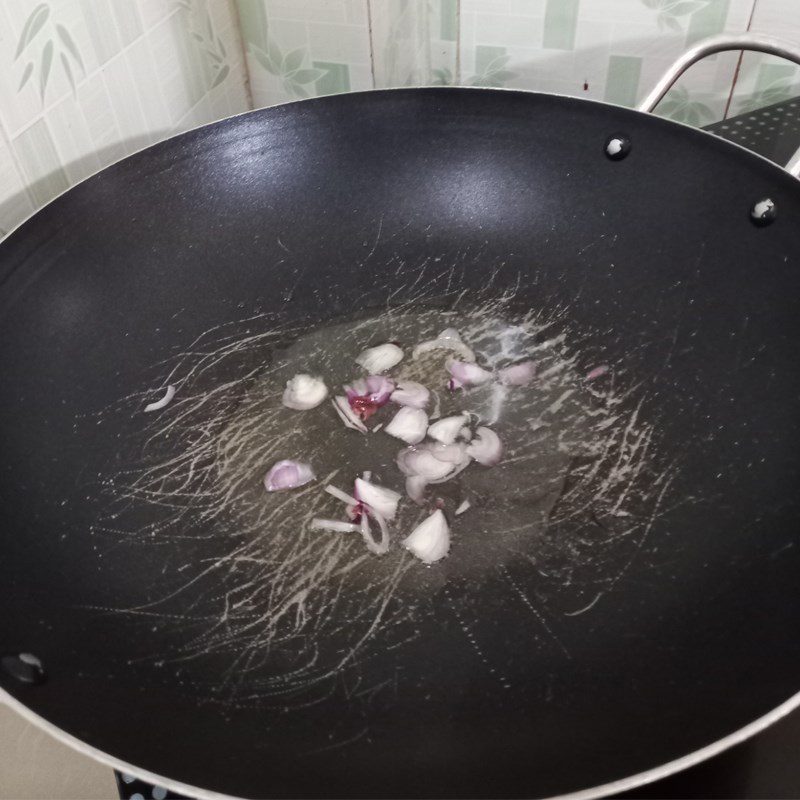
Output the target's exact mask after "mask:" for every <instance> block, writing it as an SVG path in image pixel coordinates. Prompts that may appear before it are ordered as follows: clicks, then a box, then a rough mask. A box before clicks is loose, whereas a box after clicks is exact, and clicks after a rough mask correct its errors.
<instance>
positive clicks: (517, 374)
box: [497, 361, 536, 386]
mask: <svg viewBox="0 0 800 800" xmlns="http://www.w3.org/2000/svg"><path fill="white" fill-rule="evenodd" d="M535 375H536V364H535V363H534V362H533V361H522V362H521V363H519V364H512V365H511V366H510V367H505V368H504V369H501V370H500V372H498V373H497V377H498V379H499V381H500V383H502V384H503V385H504V386H527V385H528V384H529V383H530V382H531V381H532V380H533V378H534V376H535Z"/></svg>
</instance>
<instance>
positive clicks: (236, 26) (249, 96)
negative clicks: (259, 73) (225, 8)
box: [230, 0, 255, 111]
mask: <svg viewBox="0 0 800 800" xmlns="http://www.w3.org/2000/svg"><path fill="white" fill-rule="evenodd" d="M230 5H231V8H232V9H233V14H232V17H233V19H232V24H231V27H232V28H233V31H234V38H235V39H236V43H237V45H238V46H239V52H240V53H241V56H242V72H243V73H244V96H245V98H246V100H247V108H248V109H249V110H250V111H252V110H253V109H254V108H255V104H254V101H253V89H252V87H251V85H250V67H249V65H248V63H247V49H246V48H245V44H244V36H243V35H242V20H241V16H240V14H239V3H238V2H237V0H230Z"/></svg>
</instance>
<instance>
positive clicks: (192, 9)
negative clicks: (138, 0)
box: [175, 0, 231, 89]
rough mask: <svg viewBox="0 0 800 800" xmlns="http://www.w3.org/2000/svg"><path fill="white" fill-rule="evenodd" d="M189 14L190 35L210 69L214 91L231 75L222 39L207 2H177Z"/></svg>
mask: <svg viewBox="0 0 800 800" xmlns="http://www.w3.org/2000/svg"><path fill="white" fill-rule="evenodd" d="M175 3H176V5H177V6H178V8H180V9H183V10H184V11H186V12H187V15H188V19H189V23H188V29H189V34H190V36H191V37H192V39H193V40H194V42H195V44H196V46H197V48H198V50H199V51H200V53H201V54H202V57H203V58H204V59H205V60H206V63H207V64H208V66H209V67H210V70H211V77H210V79H209V84H208V88H209V89H214V88H215V87H217V86H219V85H220V84H221V83H222V82H223V81H224V80H225V78H227V77H228V75H230V72H231V68H230V64H229V63H228V55H227V53H226V51H225V45H224V44H223V43H222V39H221V38H220V36H219V34H218V33H217V32H216V30H215V29H214V20H213V19H212V18H211V10H210V9H209V7H208V2H207V0H175Z"/></svg>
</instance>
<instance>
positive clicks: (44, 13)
mask: <svg viewBox="0 0 800 800" xmlns="http://www.w3.org/2000/svg"><path fill="white" fill-rule="evenodd" d="M51 16H52V15H51V13H50V6H49V5H48V4H47V3H39V5H37V6H36V7H35V8H34V9H33V11H31V13H30V15H29V16H28V19H27V20H25V24H24V25H23V27H22V33H20V36H19V41H18V42H17V49H16V52H15V55H14V61H15V62H18V61H19V60H20V58H21V57H22V55H23V54H27V61H26V63H25V66H24V67H23V69H22V73H21V76H20V81H19V86H18V88H17V92H21V91H22V90H23V89H24V88H25V86H26V85H27V84H28V81H30V79H31V78H32V77H33V74H34V72H36V71H37V69H38V73H39V97H40V98H41V101H42V103H44V97H45V94H46V92H47V86H48V83H49V81H50V77H51V75H52V68H53V62H54V61H55V60H56V56H58V61H57V63H58V64H60V66H61V69H62V70H63V72H64V75H65V76H66V78H67V80H68V81H69V85H70V86H71V87H72V92H73V94H74V93H75V72H74V70H73V69H72V67H73V65H75V66H77V67H80V69H81V72H83V74H84V77H85V75H86V69H85V68H84V66H83V58H82V57H81V53H80V50H79V49H78V46H77V45H76V44H75V40H74V39H73V38H72V35H71V34H70V32H69V31H68V30H67V28H66V27H65V26H64V25H62V24H61V23H60V22H57V23H55V24H54V25H53V24H52V20H51ZM48 23H49V24H48ZM45 36H46V37H47V38H46V40H45V39H44V37H45ZM41 42H43V44H41V47H40V49H39V51H38V53H33V52H32V51H33V50H34V49H35V48H34V46H35V45H36V44H39V43H41Z"/></svg>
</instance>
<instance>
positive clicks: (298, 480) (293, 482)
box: [264, 459, 314, 492]
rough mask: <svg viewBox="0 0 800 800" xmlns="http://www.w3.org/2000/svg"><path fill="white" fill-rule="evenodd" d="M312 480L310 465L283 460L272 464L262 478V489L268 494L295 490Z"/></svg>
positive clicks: (312, 472) (312, 474)
mask: <svg viewBox="0 0 800 800" xmlns="http://www.w3.org/2000/svg"><path fill="white" fill-rule="evenodd" d="M313 480H314V471H313V470H312V469H311V465H310V464H306V463H304V462H303V461H291V460H289V459H285V460H283V461H278V462H277V463H275V464H273V465H272V467H271V469H270V471H269V472H268V473H267V474H266V475H265V476H264V488H265V489H266V490H267V491H268V492H280V491H283V490H284V489H296V488H297V487H298V486H304V485H305V484H307V483H309V482H310V481H313Z"/></svg>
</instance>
